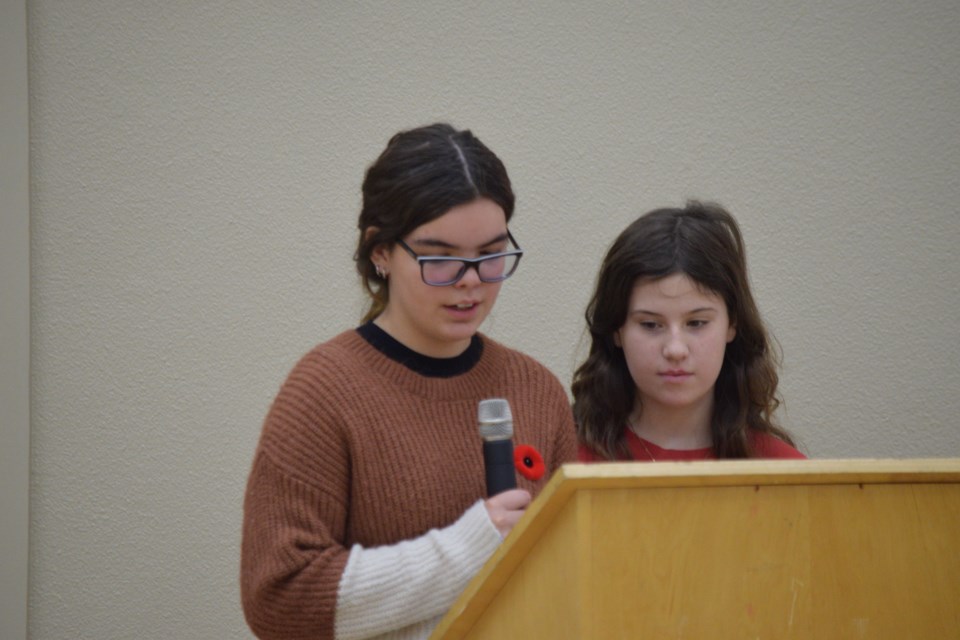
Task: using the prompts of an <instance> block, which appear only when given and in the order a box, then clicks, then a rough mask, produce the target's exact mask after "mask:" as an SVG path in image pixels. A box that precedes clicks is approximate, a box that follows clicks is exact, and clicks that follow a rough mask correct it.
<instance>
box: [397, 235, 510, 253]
mask: <svg viewBox="0 0 960 640" xmlns="http://www.w3.org/2000/svg"><path fill="white" fill-rule="evenodd" d="M506 240H507V233H506V231H504V232H503V233H501V234H500V235H498V236H497V237H495V238H493V239H492V240H488V241H487V242H485V243H483V244H481V245H480V246H479V247H478V248H479V249H483V248H484V247H489V246H490V245H492V244H498V243H500V242H506ZM413 244H415V245H418V246H421V247H436V248H439V249H451V250H453V249H460V248H461V247H459V246H457V245H455V244H451V243H449V242H446V241H444V240H439V239H437V238H421V239H419V240H414V241H413Z"/></svg>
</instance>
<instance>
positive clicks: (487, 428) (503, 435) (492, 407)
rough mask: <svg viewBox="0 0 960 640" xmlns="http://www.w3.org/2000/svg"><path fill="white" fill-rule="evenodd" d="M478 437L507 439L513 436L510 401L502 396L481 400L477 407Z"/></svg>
mask: <svg viewBox="0 0 960 640" xmlns="http://www.w3.org/2000/svg"><path fill="white" fill-rule="evenodd" d="M477 420H478V421H479V422H480V437H481V438H483V439H484V440H508V439H510V438H512V437H513V415H512V414H511V413H510V403H509V402H507V401H506V400H505V399H503V398H492V399H490V400H481V401H480V405H479V406H478V407H477Z"/></svg>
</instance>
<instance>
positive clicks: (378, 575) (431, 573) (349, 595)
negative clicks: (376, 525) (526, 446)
mask: <svg viewBox="0 0 960 640" xmlns="http://www.w3.org/2000/svg"><path fill="white" fill-rule="evenodd" d="M500 542H501V537H500V533H499V532H498V531H497V529H496V527H494V525H493V522H491V521H490V516H489V515H488V514H487V510H486V507H484V506H483V501H482V500H478V501H477V502H476V503H474V505H473V506H471V507H470V508H469V509H467V511H466V512H465V513H464V514H463V515H462V516H460V518H459V519H458V520H457V521H456V522H454V523H453V524H451V525H450V526H448V527H445V528H443V529H431V530H430V531H428V532H427V533H425V534H424V535H422V536H420V537H419V538H414V539H412V540H404V541H402V542H398V543H397V544H392V545H386V546H382V547H371V548H369V549H365V548H363V547H362V546H360V545H354V546H353V547H351V549H350V557H349V559H348V560H347V566H346V567H345V568H344V570H343V575H342V576H341V578H340V586H339V587H338V590H337V611H336V619H335V636H336V638H337V639H338V640H359V639H360V638H369V637H372V636H376V635H380V634H384V633H387V632H389V631H393V630H397V629H400V628H403V627H406V626H409V625H412V624H414V623H417V622H422V621H424V620H427V619H431V618H436V617H437V616H440V615H442V614H443V613H445V612H446V610H447V609H449V608H450V606H451V605H452V604H453V602H454V600H456V598H457V596H458V595H460V592H461V591H463V589H464V588H465V587H466V586H467V583H468V582H469V581H470V579H471V578H472V577H473V576H474V574H476V572H477V571H479V570H480V567H482V566H483V563H484V562H486V561H487V559H488V558H489V557H490V556H491V555H492V554H493V552H494V551H495V550H496V548H497V546H498V545H499V544H500Z"/></svg>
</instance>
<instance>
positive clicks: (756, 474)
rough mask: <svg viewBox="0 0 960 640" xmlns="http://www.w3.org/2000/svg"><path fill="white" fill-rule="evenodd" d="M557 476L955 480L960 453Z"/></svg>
mask: <svg viewBox="0 0 960 640" xmlns="http://www.w3.org/2000/svg"><path fill="white" fill-rule="evenodd" d="M556 475H557V476H559V478H558V480H560V481H564V480H569V481H578V482H575V483H576V484H579V483H580V482H583V481H591V480H597V481H602V482H603V483H604V484H610V483H613V484H617V482H616V481H617V480H621V481H623V483H624V484H625V485H644V484H647V485H649V484H660V483H669V484H678V483H679V484H686V483H688V482H692V483H694V484H705V485H707V484H727V483H737V484H753V483H756V484H827V483H830V484H836V483H840V484H846V483H850V484H856V483H865V482H870V483H890V482H960V458H909V459H907V458H904V459H880V458H878V459H871V458H849V459H842V458H835V459H814V460H809V459H808V460H702V461H694V462H592V463H567V464H564V465H563V466H562V467H561V468H560V469H559V470H558V471H557V473H556Z"/></svg>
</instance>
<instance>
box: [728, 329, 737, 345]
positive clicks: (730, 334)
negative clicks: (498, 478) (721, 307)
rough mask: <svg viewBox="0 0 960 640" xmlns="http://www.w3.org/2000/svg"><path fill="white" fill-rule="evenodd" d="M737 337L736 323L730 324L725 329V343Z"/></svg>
mask: <svg viewBox="0 0 960 640" xmlns="http://www.w3.org/2000/svg"><path fill="white" fill-rule="evenodd" d="M736 337H737V327H736V325H730V327H729V328H728V329H727V344H730V343H731V342H733V339H734V338H736Z"/></svg>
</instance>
